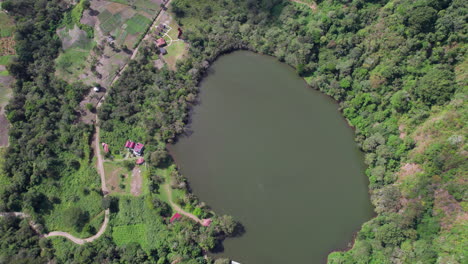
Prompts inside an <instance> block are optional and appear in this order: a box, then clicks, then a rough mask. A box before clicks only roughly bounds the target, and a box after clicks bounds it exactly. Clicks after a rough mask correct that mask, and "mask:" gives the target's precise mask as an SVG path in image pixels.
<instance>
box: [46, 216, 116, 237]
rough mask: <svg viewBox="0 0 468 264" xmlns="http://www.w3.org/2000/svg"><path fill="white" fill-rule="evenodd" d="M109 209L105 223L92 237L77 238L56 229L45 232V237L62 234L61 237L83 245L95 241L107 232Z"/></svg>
mask: <svg viewBox="0 0 468 264" xmlns="http://www.w3.org/2000/svg"><path fill="white" fill-rule="evenodd" d="M109 213H110V211H109V209H107V210H106V211H105V216H104V223H102V226H101V228H100V229H99V231H98V232H97V233H96V234H95V235H94V236H92V237H88V238H77V237H75V236H73V235H71V234H69V233H67V232H62V231H54V232H50V233H48V234H45V235H44V237H55V236H61V237H65V238H68V239H70V240H71V241H73V242H74V243H76V244H78V245H83V244H84V243H89V242H93V241H94V240H96V239H98V238H99V237H100V236H101V235H102V234H104V232H106V228H107V225H108V224H109Z"/></svg>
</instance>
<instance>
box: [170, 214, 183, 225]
mask: <svg viewBox="0 0 468 264" xmlns="http://www.w3.org/2000/svg"><path fill="white" fill-rule="evenodd" d="M180 218H182V216H181V215H180V214H179V213H175V214H174V215H173V216H172V217H171V220H169V222H171V223H172V222H174V221H175V220H178V219H180Z"/></svg>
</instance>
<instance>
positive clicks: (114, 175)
mask: <svg viewBox="0 0 468 264" xmlns="http://www.w3.org/2000/svg"><path fill="white" fill-rule="evenodd" d="M104 172H105V174H106V182H107V184H108V185H109V186H108V187H109V188H110V190H111V192H112V193H114V194H130V183H131V175H132V171H131V170H129V169H128V168H126V167H125V166H124V164H123V162H110V161H106V162H104Z"/></svg>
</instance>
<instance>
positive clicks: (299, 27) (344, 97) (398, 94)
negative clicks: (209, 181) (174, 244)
mask: <svg viewBox="0 0 468 264" xmlns="http://www.w3.org/2000/svg"><path fill="white" fill-rule="evenodd" d="M466 8H467V7H466V4H465V3H464V2H463V1H453V2H450V3H449V2H442V1H440V2H438V1H424V0H422V1H416V2H414V1H398V2H393V1H392V2H388V3H380V2H362V1H353V2H350V3H346V7H344V4H343V3H341V2H339V1H324V2H320V3H319V4H318V8H317V10H316V11H312V10H311V9H310V8H309V7H307V6H305V5H300V4H295V3H287V2H286V1H247V2H243V1H240V2H236V3H230V2H226V1H219V2H218V1H197V2H196V3H194V2H193V1H188V0H176V1H174V2H173V5H172V11H173V12H174V14H175V15H176V16H177V17H178V19H179V21H178V22H179V24H181V25H183V26H184V31H185V34H184V36H185V38H186V39H187V40H188V42H189V43H190V44H191V48H190V51H189V53H190V57H188V58H187V59H186V60H183V61H182V62H179V63H178V69H177V71H175V72H170V71H168V70H167V69H162V70H160V71H157V70H154V69H148V67H146V66H145V65H146V64H148V63H149V61H147V60H146V57H147V56H146V54H151V53H152V50H151V49H147V50H143V58H142V59H141V60H140V62H139V65H132V67H130V68H129V69H128V71H127V72H126V73H124V78H123V80H122V81H121V82H120V83H119V84H117V85H116V86H115V87H114V90H113V92H111V94H110V96H109V97H108V100H107V101H106V104H105V105H104V106H103V107H102V108H101V112H100V116H101V117H102V118H101V120H103V127H104V125H105V123H111V124H114V125H118V123H116V122H117V121H118V122H121V123H120V125H121V126H127V125H130V124H140V123H141V124H143V123H145V124H146V129H147V134H148V135H151V137H150V136H148V138H147V142H149V144H148V145H151V146H161V143H162V142H171V140H172V138H173V137H174V136H175V135H177V134H178V133H181V132H182V129H179V128H181V126H180V123H184V122H185V121H186V117H187V116H186V113H187V108H188V106H189V105H190V102H191V101H192V100H193V98H194V94H196V93H197V89H196V87H195V85H196V83H197V81H198V80H199V79H200V78H201V77H202V76H203V74H204V72H205V71H206V68H207V65H206V62H211V61H213V60H214V59H216V57H217V56H219V55H220V54H223V53H224V52H227V51H231V50H234V49H239V48H245V49H251V50H253V51H257V52H261V53H264V54H269V55H274V56H276V57H278V58H279V59H280V60H281V61H284V62H286V63H288V64H289V65H292V66H294V67H296V69H297V72H298V74H299V75H301V76H303V77H305V78H306V80H307V81H308V83H309V85H310V86H312V87H313V88H315V89H319V90H321V91H323V92H325V93H326V94H328V95H330V96H332V97H333V98H335V99H336V100H338V101H339V102H340V106H341V109H342V111H343V114H344V116H345V117H346V118H347V119H348V121H349V123H350V124H351V125H353V126H354V127H355V128H356V141H357V143H358V144H359V146H360V147H361V148H362V150H363V151H364V152H365V153H366V164H367V165H368V166H369V167H368V169H367V172H366V173H367V175H368V176H369V180H370V189H371V193H372V197H371V198H372V202H373V204H374V205H375V206H376V212H377V213H378V214H379V215H378V216H377V217H376V218H375V219H373V220H371V221H369V222H368V223H366V224H365V225H364V226H363V228H362V230H361V232H359V234H358V236H357V239H356V243H355V246H354V247H353V249H352V250H350V251H348V252H345V253H341V252H335V253H333V254H332V255H331V256H330V259H329V261H330V262H331V263H356V262H358V263H385V261H388V260H389V259H392V258H397V259H398V260H395V261H401V262H404V263H412V262H414V261H415V260H417V259H423V260H425V261H424V262H425V263H434V262H436V261H437V259H438V257H441V258H444V259H445V258H446V256H450V259H448V258H447V261H449V260H450V261H452V260H453V261H457V262H461V261H462V254H460V252H458V253H457V251H456V250H453V251H450V252H447V251H446V250H448V248H447V247H444V249H443V250H441V247H439V246H438V245H437V242H436V241H439V240H440V239H452V240H451V241H455V239H453V237H451V236H453V235H454V234H460V232H466V231H462V230H461V229H456V230H457V232H452V231H451V230H453V228H456V227H457V226H460V223H459V222H457V221H454V220H449V219H457V217H456V216H457V215H458V216H460V215H461V214H463V212H464V211H463V210H464V209H463V207H461V206H460V203H461V202H462V201H464V196H463V194H462V193H463V191H462V190H465V189H466V185H463V184H460V183H461V182H463V181H461V180H460V177H462V175H463V171H465V170H466V164H465V163H466V162H465V161H464V160H463V159H462V158H459V157H461V156H462V155H463V154H462V153H463V151H464V149H465V146H466V145H465V144H464V136H462V135H465V134H466V130H463V131H460V130H457V129H460V128H463V125H460V124H461V123H460V121H456V122H455V123H454V124H453V125H449V124H445V126H446V127H447V130H448V131H447V132H446V136H447V137H441V138H435V137H431V136H429V138H430V139H431V140H430V141H428V138H427V137H426V136H424V135H426V134H428V132H427V131H425V132H420V133H417V131H419V130H418V129H420V128H421V127H423V126H424V123H425V122H427V121H428V120H432V119H433V118H436V116H437V113H439V112H444V111H446V110H447V109H453V110H452V112H455V113H462V112H464V111H466V109H465V108H466V107H465V106H464V105H463V104H460V102H463V101H464V100H466V90H463V89H462V88H461V87H463V86H464V85H466V81H465V80H463V79H464V78H462V77H460V75H461V76H466V66H465V67H460V65H464V64H462V63H463V61H464V51H465V48H466V47H465V44H464V42H463V41H462V40H463V34H464V33H463V32H465V30H464V27H457V28H455V27H453V26H452V25H454V24H459V25H461V24H464V22H463V17H464V15H463V12H464V11H461V10H465V11H466ZM226 10H229V11H226ZM409 10H411V11H409ZM413 11H414V12H413ZM383 29H386V30H383ZM203 62H205V63H203ZM465 65H466V64H465ZM456 69H457V71H456ZM457 80H459V81H458V82H457ZM152 83H155V84H154V85H151V84H152ZM142 84H143V85H142ZM121 94H131V95H132V96H120V95H121ZM138 95H140V96H138ZM146 98H151V99H146ZM457 102H458V105H457ZM129 105H132V106H135V107H134V108H133V109H130V110H129V109H128V108H129V107H128V106H129ZM139 106H142V107H139ZM124 108H127V110H126V111H123V109H124ZM115 113H118V114H115ZM462 116H463V115H462V114H461V115H460V116H459V117H457V118H455V120H463V119H462ZM442 119H444V120H447V118H446V117H444V118H439V119H436V120H442ZM449 120H450V119H449ZM441 126H444V125H441ZM428 127H431V128H432V127H436V128H437V127H438V126H434V124H432V123H431V125H429V126H428ZM112 129H115V127H112ZM106 130H108V131H109V132H111V131H112V130H111V129H107V128H106ZM400 130H401V131H400ZM401 133H402V134H401ZM434 133H435V132H434ZM400 134H401V135H400ZM405 134H406V136H405ZM420 134H421V135H420ZM449 138H450V140H449ZM448 142H458V143H456V144H455V145H454V144H450V143H448ZM418 146H425V147H424V149H423V150H421V149H419V147H418ZM153 151H156V150H151V152H153ZM146 155H151V154H148V153H147V154H146ZM406 164H410V166H411V164H416V165H414V166H416V168H420V170H416V172H414V173H408V172H406V171H405V169H402V168H401V167H405V166H406V167H408V165H406ZM406 167H405V168H406ZM418 171H419V173H418ZM155 174H156V176H161V175H158V172H157V171H155ZM404 174H410V176H407V175H405V177H401V176H400V175H404ZM439 178H440V179H442V180H438V179H439ZM156 180H157V178H156V179H155V181H156ZM455 183H456V184H455ZM164 184H165V183H164ZM176 185H177V184H176ZM455 186H458V187H455ZM173 187H174V186H173ZM445 191H447V194H445ZM159 195H160V198H161V199H162V200H164V199H165V195H167V194H164V192H161V193H160V194H159ZM408 201H409V202H408ZM180 202H181V203H182V201H180ZM446 203H449V204H452V205H453V206H455V207H456V208H459V209H457V210H455V212H449V211H448V210H447V209H445V207H444V206H443V204H446ZM183 206H184V208H189V209H193V210H195V208H196V206H192V204H190V203H189V205H187V204H183ZM447 214H448V215H447ZM450 216H451V217H450ZM424 219H425V220H424ZM449 234H451V235H449ZM448 237H450V238H448ZM421 248H424V249H425V251H424V252H423V251H421ZM454 248H457V247H456V246H455V247H454ZM458 248H459V247H458ZM403 249H404V251H403ZM398 252H403V253H401V254H400V253H398Z"/></svg>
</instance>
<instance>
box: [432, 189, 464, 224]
mask: <svg viewBox="0 0 468 264" xmlns="http://www.w3.org/2000/svg"><path fill="white" fill-rule="evenodd" d="M434 198H435V199H434V214H435V215H436V216H441V217H442V219H441V221H440V225H441V227H442V229H445V230H447V229H450V228H451V227H452V225H453V223H454V222H455V220H457V218H459V217H461V218H466V215H465V214H464V213H463V209H462V207H461V205H460V204H459V203H458V202H457V201H456V200H455V198H453V196H452V195H450V194H449V193H448V191H447V190H445V189H437V190H436V191H435V193H434Z"/></svg>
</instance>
